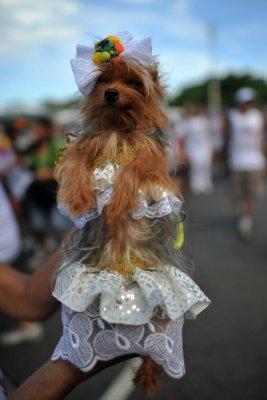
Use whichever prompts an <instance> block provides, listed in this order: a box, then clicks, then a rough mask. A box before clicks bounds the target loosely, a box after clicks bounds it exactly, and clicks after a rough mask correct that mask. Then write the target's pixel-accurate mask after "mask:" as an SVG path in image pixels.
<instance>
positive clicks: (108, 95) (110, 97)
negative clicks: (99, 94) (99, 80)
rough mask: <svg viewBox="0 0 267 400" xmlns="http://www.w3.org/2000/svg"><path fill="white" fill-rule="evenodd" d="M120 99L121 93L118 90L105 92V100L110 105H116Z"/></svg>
mask: <svg viewBox="0 0 267 400" xmlns="http://www.w3.org/2000/svg"><path fill="white" fill-rule="evenodd" d="M118 98H119V92H118V90H117V89H107V90H106V91H105V99H106V100H107V101H108V102H109V103H114V102H115V101H116V100H118Z"/></svg>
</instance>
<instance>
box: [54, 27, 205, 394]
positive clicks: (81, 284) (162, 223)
mask: <svg viewBox="0 0 267 400" xmlns="http://www.w3.org/2000/svg"><path fill="white" fill-rule="evenodd" d="M123 37H124V39H125V46H126V50H125V51H124V52H123V46H122V44H121V43H120V41H119V38H118V37H117V36H109V37H107V38H106V39H104V40H102V41H100V42H98V43H97V44H96V45H95V53H94V54H92V52H91V50H90V49H89V48H87V47H85V46H78V48H77V55H76V59H75V60H74V63H73V68H74V74H75V75H76V81H77V83H78V86H79V88H80V90H81V91H82V93H83V94H84V95H85V99H84V101H83V106H82V115H81V116H82V123H81V134H80V136H78V137H77V138H76V140H75V141H74V142H72V143H70V144H69V146H68V148H67V149H66V152H65V160H63V161H62V162H61V163H59V165H58V167H57V170H56V175H57V179H58V182H59V192H58V200H59V203H60V205H61V206H62V207H63V208H62V209H64V210H65V213H67V215H69V216H70V217H71V218H72V219H73V220H74V221H75V223H76V225H77V226H78V228H79V229H78V230H77V231H76V233H75V234H74V236H73V237H72V240H71V242H70V243H69V244H68V245H67V246H66V247H65V253H66V257H65V260H64V263H63V264H62V265H61V267H60V268H59V271H58V275H57V279H56V283H55V288H54V291H53V294H54V296H55V297H56V298H57V299H58V300H59V301H61V303H62V304H63V314H64V316H63V324H64V326H65V329H64V332H65V333H63V336H64V337H63V339H62V340H63V342H62V343H65V344H64V348H63V349H62V350H60V351H59V350H57V351H56V355H55V356H53V357H54V358H53V357H52V359H53V360H57V359H59V358H62V357H64V359H67V360H69V361H70V362H72V363H74V364H75V365H76V366H78V367H79V368H80V369H82V370H84V371H88V370H90V368H93V366H94V365H95V364H94V362H93V361H92V360H94V358H90V357H91V356H90V357H89V356H88V360H87V359H86V356H85V353H84V352H86V351H87V350H86V349H87V346H89V345H90V352H89V353H90V354H91V351H94V352H95V353H94V354H95V357H96V359H97V360H106V359H114V358H116V357H117V356H125V355H128V356H132V355H133V354H139V355H141V356H143V357H144V362H143V364H142V366H141V367H140V369H139V371H137V374H136V378H135V382H136V383H137V384H138V385H139V386H140V387H142V388H144V389H146V390H147V391H148V392H149V393H151V394H154V393H156V392H157V390H158V381H157V376H158V373H159V369H160V367H159V366H161V367H163V368H164V369H165V371H166V372H167V373H168V374H169V375H170V376H173V377H177V378H178V377H181V376H182V375H183V373H184V363H183V356H182V351H181V349H182V336H181V334H182V326H183V316H184V314H185V312H186V311H187V310H189V309H190V307H191V306H192V307H193V305H195V304H197V306H196V307H193V308H192V310H193V311H192V313H193V314H194V315H195V314H196V313H197V312H200V311H201V310H202V309H203V308H205V307H206V305H207V304H208V299H207V298H206V297H205V295H204V294H203V293H202V292H200V290H199V288H198V287H197V286H196V285H195V284H194V282H192V281H191V280H190V278H189V277H188V276H187V275H186V274H183V272H182V271H181V270H183V269H184V263H183V261H182V257H181V255H180V252H179V250H177V247H176V246H175V243H176V242H177V232H178V231H177V226H178V225H177V222H178V223H180V222H181V213H180V208H181V201H180V199H178V198H177V197H175V192H176V188H175V186H174V183H173V181H172V180H171V178H170V176H169V169H168V162H167V156H166V131H167V125H168V122H167V118H166V116H165V114H164V112H163V110H162V108H161V106H160V103H161V101H162V95H163V87H162V86H161V84H160V82H159V74H158V66H157V62H156V61H155V59H154V58H153V57H152V56H151V57H150V58H149V57H148V56H147V55H146V49H147V50H148V51H149V49H151V48H150V42H148V41H147V40H144V41H142V42H136V41H132V39H129V35H128V34H126V35H123ZM127 37H128V39H129V40H128V39H127ZM127 51H128V53H127ZM129 55H130V56H129ZM147 59H148V61H149V62H148V63H147V62H146V61H147ZM91 60H93V61H94V63H95V64H97V66H92V62H91ZM76 68H77V69H76ZM87 72H88V76H89V78H88V76H87ZM177 267H178V268H177ZM189 299H190V300H189ZM96 301H98V302H99V303H97V304H96V303H95V302H96ZM203 304H204V305H203ZM91 307H96V308H94V309H93V311H92V309H91ZM95 310H97V311H95ZM95 312H97V313H98V314H97V315H98V321H100V322H99V324H100V329H101V332H99V329H98V328H97V327H96V328H92V329H91V328H90V329H89V326H90V327H94V318H95V317H94V316H95ZM162 313H163V314H162ZM72 319H75V321H76V322H75V323H76V324H77V322H78V321H79V320H81V324H83V325H82V326H84V320H85V319H86V320H87V323H88V326H87V325H86V326H84V328H83V329H81V330H79V333H77V334H78V336H79V335H81V337H83V336H84V335H85V334H86V335H87V336H86V343H85V344H83V345H81V349H80V348H79V345H77V344H73V343H72V339H70V338H69V336H68V333H67V332H69V329H73V328H72V326H73V325H72ZM99 324H98V326H99ZM66 326H67V328H66ZM88 332H89V336H88ZM119 332H122V333H119ZM74 333H75V332H74ZM114 335H115V336H114ZM168 335H170V336H171V338H170V337H169V336H168ZM114 337H115V338H116V340H115V343H113V339H114ZM108 338H109V339H108ZM102 340H103V341H104V342H102ZM99 341H100V342H101V345H99V343H100V342H99ZM137 342H138V343H137ZM66 343H67V344H68V346H67V345H66ZM77 343H82V341H81V340H80V341H78V342H77ZM60 346H61V345H60V344H59V348H60ZM166 346H167V347H168V348H166ZM68 348H69V349H71V350H68ZM74 348H75V349H77V350H74ZM92 349H93V350H92ZM74 351H75V352H76V351H77V355H75V359H74V358H73V359H72V357H73V354H74V353H73V352H74ZM88 351H89V350H88ZM66 353H67V354H69V356H68V357H67V356H66ZM78 353H79V354H78ZM89 353H88V354H89ZM60 354H63V355H60ZM86 354H87V353H86ZM80 358H81V360H82V364H81V362H80ZM77 360H78V361H77ZM84 363H85V364H84ZM87 363H88V365H87Z"/></svg>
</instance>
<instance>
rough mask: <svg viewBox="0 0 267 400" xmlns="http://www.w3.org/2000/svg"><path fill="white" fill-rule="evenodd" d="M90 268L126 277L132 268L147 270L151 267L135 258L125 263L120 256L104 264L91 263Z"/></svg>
mask: <svg viewBox="0 0 267 400" xmlns="http://www.w3.org/2000/svg"><path fill="white" fill-rule="evenodd" d="M90 266H91V267H92V266H93V267H97V268H101V269H110V270H112V271H116V272H118V273H119V274H121V275H126V276H129V275H131V274H132V273H133V269H134V267H138V268H140V269H144V270H148V269H150V268H151V267H152V265H151V264H150V263H149V262H148V261H145V260H143V259H141V258H139V257H136V256H132V257H130V262H127V260H126V259H125V257H124V256H120V257H118V258H117V259H116V260H115V261H110V262H105V263H98V262H93V263H90Z"/></svg>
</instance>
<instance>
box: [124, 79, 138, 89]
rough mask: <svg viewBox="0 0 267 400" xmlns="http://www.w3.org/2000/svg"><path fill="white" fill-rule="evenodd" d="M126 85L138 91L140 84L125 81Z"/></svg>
mask: <svg viewBox="0 0 267 400" xmlns="http://www.w3.org/2000/svg"><path fill="white" fill-rule="evenodd" d="M126 85H128V86H132V87H133V88H136V89H138V88H139V87H140V86H141V82H138V81H132V80H128V81H126Z"/></svg>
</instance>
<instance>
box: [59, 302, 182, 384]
mask: <svg viewBox="0 0 267 400" xmlns="http://www.w3.org/2000/svg"><path fill="white" fill-rule="evenodd" d="M62 322H63V335H62V337H61V339H60V341H59V343H58V345H57V346H56V349H55V351H54V353H53V355H52V360H54V361H55V360H59V359H62V360H66V361H68V362H70V363H72V364H74V365H75V366H76V367H78V368H79V369H80V370H82V371H84V372H88V371H90V370H91V369H92V368H93V367H94V366H95V364H96V363H97V361H98V360H100V361H107V360H111V359H113V358H117V357H120V356H123V355H126V354H140V355H141V356H143V355H149V356H150V357H151V358H152V359H153V360H154V361H155V362H157V363H158V364H159V365H161V366H162V367H163V369H164V370H165V372H166V373H167V374H168V375H169V376H171V377H173V378H180V377H181V376H183V375H184V372H185V369H184V358H183V346H182V328H183V317H180V318H177V319H174V320H171V319H170V318H169V317H168V316H167V314H165V313H164V312H162V311H161V310H160V309H159V308H158V309H157V311H156V312H155V315H154V317H153V318H152V319H151V321H150V322H148V323H146V324H143V325H124V324H110V323H108V322H106V321H105V320H104V319H102V318H101V316H100V315H99V299H97V300H96V301H94V303H92V304H91V305H90V306H89V307H88V309H87V310H86V311H84V312H76V311H72V310H71V309H69V308H68V307H66V306H64V305H63V306H62Z"/></svg>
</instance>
